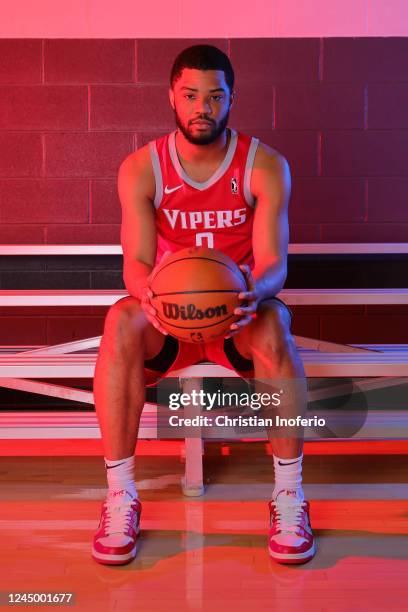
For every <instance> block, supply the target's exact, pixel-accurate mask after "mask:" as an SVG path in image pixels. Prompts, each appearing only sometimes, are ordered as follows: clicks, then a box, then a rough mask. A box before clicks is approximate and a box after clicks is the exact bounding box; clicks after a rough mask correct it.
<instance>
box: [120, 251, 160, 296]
mask: <svg viewBox="0 0 408 612" xmlns="http://www.w3.org/2000/svg"><path fill="white" fill-rule="evenodd" d="M152 270H153V266H149V265H148V264H145V263H144V262H142V261H138V260H133V261H130V262H125V263H124V266H123V281H124V283H125V287H126V289H127V291H128V292H129V295H131V296H133V297H135V298H137V299H139V300H140V295H141V290H142V289H143V287H145V286H146V284H147V277H148V276H149V274H150V273H151V271H152Z"/></svg>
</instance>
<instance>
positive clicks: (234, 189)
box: [231, 177, 238, 195]
mask: <svg viewBox="0 0 408 612" xmlns="http://www.w3.org/2000/svg"><path fill="white" fill-rule="evenodd" d="M231 193H233V194H234V195H238V181H237V179H236V178H235V177H233V178H232V179H231Z"/></svg>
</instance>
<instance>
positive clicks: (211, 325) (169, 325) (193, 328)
mask: <svg viewBox="0 0 408 612" xmlns="http://www.w3.org/2000/svg"><path fill="white" fill-rule="evenodd" d="M234 316H236V315H234V313H232V314H230V315H228V317H225V319H221V321H217V322H216V323H210V324H209V325H200V326H197V325H196V326H195V327H184V326H183V325H174V324H173V323H169V322H168V321H167V319H162V318H161V317H159V315H156V319H158V320H159V321H161V322H162V323H164V324H165V325H167V326H168V327H176V328H177V329H184V330H185V331H195V330H196V329H204V328H206V327H215V326H216V325H219V324H220V323H224V321H228V319H230V318H231V317H234Z"/></svg>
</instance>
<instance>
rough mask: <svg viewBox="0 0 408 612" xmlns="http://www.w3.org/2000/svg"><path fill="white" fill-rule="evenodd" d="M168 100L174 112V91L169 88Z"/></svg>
mask: <svg viewBox="0 0 408 612" xmlns="http://www.w3.org/2000/svg"><path fill="white" fill-rule="evenodd" d="M169 100H170V104H171V106H172V108H173V110H174V108H175V106H174V91H173V89H172V88H171V87H170V89H169Z"/></svg>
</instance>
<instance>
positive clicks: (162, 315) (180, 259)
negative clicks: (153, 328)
mask: <svg viewBox="0 0 408 612" xmlns="http://www.w3.org/2000/svg"><path fill="white" fill-rule="evenodd" d="M150 289H151V291H152V293H153V297H152V298H151V303H152V305H153V306H154V308H155V309H156V311H157V318H158V319H159V321H160V323H161V325H162V326H163V327H164V328H165V329H166V331H168V332H169V334H171V335H172V336H174V337H176V338H178V339H180V340H183V341H184V342H211V341H212V340H216V339H217V338H220V337H221V336H224V335H225V333H226V332H227V330H228V328H229V326H230V325H231V324H232V323H234V321H236V320H237V319H239V315H235V314H234V310H235V308H236V307H237V306H239V305H240V304H241V303H242V302H241V300H240V299H239V298H238V295H239V293H241V291H246V290H247V287H246V281H245V277H244V275H243V274H242V272H241V270H240V269H239V267H238V266H237V264H236V263H235V262H234V261H233V260H232V259H231V258H230V257H228V256H227V255H225V254H224V253H222V252H221V251H218V250H216V249H209V248H205V247H191V248H187V249H182V250H181V251H177V253H173V254H172V255H169V256H168V257H167V258H166V259H165V260H164V261H162V262H160V264H159V265H158V266H157V267H156V268H155V269H154V271H153V273H152V277H151V280H150Z"/></svg>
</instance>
